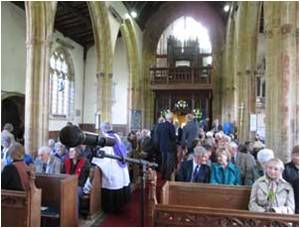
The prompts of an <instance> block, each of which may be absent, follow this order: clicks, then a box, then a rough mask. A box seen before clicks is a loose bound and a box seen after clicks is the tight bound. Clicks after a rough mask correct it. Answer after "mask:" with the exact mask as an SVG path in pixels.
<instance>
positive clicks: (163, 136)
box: [156, 121, 176, 153]
mask: <svg viewBox="0 0 300 228" xmlns="http://www.w3.org/2000/svg"><path fill="white" fill-rule="evenodd" d="M156 133H157V141H158V145H159V149H160V151H161V152H162V153H166V152H168V153H175V152H176V134H175V127H174V125H173V124H171V123H170V122H168V121H166V122H164V123H161V124H159V125H158V126H157V131H156Z"/></svg>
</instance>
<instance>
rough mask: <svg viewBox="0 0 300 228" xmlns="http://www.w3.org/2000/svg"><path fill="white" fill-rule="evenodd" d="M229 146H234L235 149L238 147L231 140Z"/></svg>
mask: <svg viewBox="0 0 300 228" xmlns="http://www.w3.org/2000/svg"><path fill="white" fill-rule="evenodd" d="M229 146H230V147H231V148H234V149H237V148H238V145H237V144H236V143H235V142H234V141H231V142H230V143H229Z"/></svg>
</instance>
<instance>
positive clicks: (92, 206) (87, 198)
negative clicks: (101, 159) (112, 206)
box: [80, 166, 102, 219]
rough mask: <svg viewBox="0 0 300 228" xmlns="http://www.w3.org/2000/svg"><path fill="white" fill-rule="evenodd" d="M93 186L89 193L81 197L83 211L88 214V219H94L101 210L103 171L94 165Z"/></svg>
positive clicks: (91, 171) (91, 174)
mask: <svg viewBox="0 0 300 228" xmlns="http://www.w3.org/2000/svg"><path fill="white" fill-rule="evenodd" d="M90 178H91V180H92V187H91V191H90V193H89V194H87V195H84V196H83V197H81V199H80V209H81V213H83V214H84V215H86V216H87V219H93V218H94V217H95V216H97V214H98V213H100V212H101V186H102V172H101V170H100V168H99V167H97V166H95V167H92V168H91V170H90Z"/></svg>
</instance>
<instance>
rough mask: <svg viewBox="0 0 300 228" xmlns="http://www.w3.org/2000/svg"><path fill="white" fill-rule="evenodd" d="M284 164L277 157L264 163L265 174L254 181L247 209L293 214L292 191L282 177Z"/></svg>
mask: <svg viewBox="0 0 300 228" xmlns="http://www.w3.org/2000/svg"><path fill="white" fill-rule="evenodd" d="M283 170H284V165H283V163H282V161H281V160H279V159H275V158H274V159H271V160H269V161H268V162H267V163H266V166H265V175H264V176H262V177H260V178H259V179H258V180H256V181H255V183H254V184H253V187H252V190H251V196H250V202H249V210H250V211H256V212H276V213H284V214H293V213H294V211H295V202H294V191H293V188H292V186H291V185H290V184H289V183H288V182H286V181H285V180H284V179H283V178H282V172H283Z"/></svg>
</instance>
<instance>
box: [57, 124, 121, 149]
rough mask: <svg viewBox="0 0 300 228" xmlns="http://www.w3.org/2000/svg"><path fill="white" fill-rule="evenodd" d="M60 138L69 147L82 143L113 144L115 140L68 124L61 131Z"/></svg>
mask: <svg viewBox="0 0 300 228" xmlns="http://www.w3.org/2000/svg"><path fill="white" fill-rule="evenodd" d="M59 139H60V141H61V143H62V144H64V145H66V146H68V147H75V146H78V145H81V144H84V145H90V146H101V147H104V146H113V145H115V140H114V139H112V138H107V137H101V136H99V135H97V134H92V133H83V132H82V131H81V130H80V128H79V127H77V126H74V125H72V126H66V127H64V128H63V129H61V131H60V132H59Z"/></svg>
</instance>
